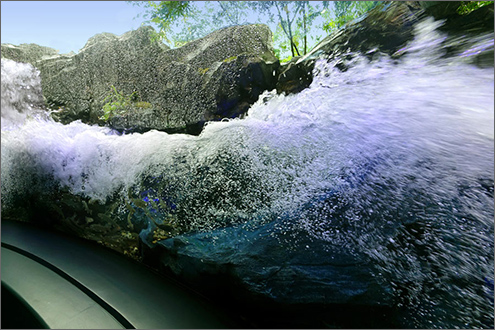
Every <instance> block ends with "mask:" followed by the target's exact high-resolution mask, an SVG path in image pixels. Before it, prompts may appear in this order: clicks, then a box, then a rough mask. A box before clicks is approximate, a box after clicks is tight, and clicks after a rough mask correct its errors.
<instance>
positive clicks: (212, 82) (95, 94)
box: [2, 25, 279, 134]
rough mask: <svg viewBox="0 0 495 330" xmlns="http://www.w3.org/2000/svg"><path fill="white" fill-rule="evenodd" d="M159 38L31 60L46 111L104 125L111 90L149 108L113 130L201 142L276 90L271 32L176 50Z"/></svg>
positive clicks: (144, 33)
mask: <svg viewBox="0 0 495 330" xmlns="http://www.w3.org/2000/svg"><path fill="white" fill-rule="evenodd" d="M153 33H154V30H153V28H152V27H141V28H139V29H137V30H135V31H130V32H127V33H125V34H123V35H122V36H115V35H113V34H110V33H102V34H98V35H96V36H94V37H92V38H91V39H90V40H88V42H87V44H86V45H85V46H84V48H83V49H81V51H80V52H79V53H78V54H75V55H70V54H67V55H55V56H51V57H48V58H41V59H39V60H37V61H33V60H32V62H33V64H34V65H35V66H36V67H37V68H38V69H39V70H40V71H41V77H42V87H43V94H44V96H45V98H46V101H47V103H48V105H49V106H50V107H51V108H53V109H55V110H57V109H58V110H60V111H59V112H58V113H56V114H54V117H55V118H56V119H58V120H60V121H61V122H63V123H68V122H71V121H73V120H77V119H81V120H82V121H83V122H86V123H91V124H94V123H98V124H105V123H104V122H102V121H101V120H100V119H99V118H100V117H101V116H102V115H103V110H102V107H103V105H104V104H105V103H106V102H107V101H108V100H105V98H106V97H107V96H108V95H109V93H111V91H112V90H111V86H112V85H113V86H115V88H116V89H117V91H118V92H121V93H123V94H124V95H130V94H132V93H133V92H136V93H137V99H138V101H143V102H148V103H150V104H151V108H149V109H146V111H128V112H125V111H124V113H123V114H118V115H116V116H115V117H114V118H113V119H112V120H111V121H109V124H110V125H111V126H113V127H114V128H117V129H120V130H126V131H140V132H143V131H147V130H150V129H158V130H163V131H167V132H188V133H195V134H198V133H199V132H200V131H201V128H202V126H203V124H204V123H205V122H206V121H210V120H221V119H223V118H233V117H237V116H240V115H242V114H243V113H245V112H246V111H247V109H248V108H249V106H250V105H251V104H253V103H254V102H255V101H256V100H257V99H258V96H259V95H260V94H261V93H262V92H263V91H265V90H267V89H270V90H271V89H274V88H275V83H276V75H274V72H276V71H277V69H278V66H279V62H278V59H277V58H276V57H275V56H274V54H273V49H272V47H271V31H270V30H269V28H268V27H267V26H265V25H244V26H234V27H229V28H224V29H221V30H218V31H215V32H213V33H212V34H210V35H208V36H206V37H204V38H202V39H199V40H196V41H193V42H190V43H188V44H186V45H185V46H183V47H181V48H178V49H168V47H167V46H165V45H164V44H162V43H161V42H156V41H152V39H153ZM2 47H3V46H2ZM2 53H3V52H2ZM6 55H8V56H10V55H9V54H6ZM2 56H3V54H2Z"/></svg>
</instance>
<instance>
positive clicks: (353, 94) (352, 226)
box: [1, 21, 494, 327]
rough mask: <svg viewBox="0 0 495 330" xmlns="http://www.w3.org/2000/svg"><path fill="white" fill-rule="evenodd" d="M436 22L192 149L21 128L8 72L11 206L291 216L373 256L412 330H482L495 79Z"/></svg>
mask: <svg viewBox="0 0 495 330" xmlns="http://www.w3.org/2000/svg"><path fill="white" fill-rule="evenodd" d="M439 24H440V23H439V22H433V21H426V22H424V23H422V24H419V25H418V27H417V30H416V38H415V40H414V41H413V42H412V43H410V44H409V45H408V46H407V47H406V48H405V49H404V50H403V51H404V52H405V53H406V54H405V55H404V56H403V57H402V58H401V59H400V60H392V59H390V58H389V57H387V56H385V55H383V56H376V58H375V59H374V60H373V61H371V62H370V61H369V60H367V59H366V58H365V57H362V56H360V55H359V54H354V55H353V56H351V57H352V60H350V62H349V63H348V67H349V69H348V70H346V71H345V72H341V71H340V70H339V69H337V67H336V66H335V63H333V62H330V63H327V62H326V61H319V62H317V63H316V67H315V78H314V81H313V83H312V85H311V86H310V88H308V89H306V90H304V91H302V92H301V93H299V94H297V95H290V96H285V95H276V94H275V93H274V92H265V93H264V94H263V95H262V96H261V97H260V99H259V101H258V102H257V103H256V104H255V105H253V106H252V108H251V109H250V110H249V112H248V115H247V117H246V118H244V119H234V120H229V121H222V122H213V123H209V124H208V125H207V126H206V127H205V129H204V131H203V132H202V133H201V135H200V136H198V137H196V136H188V135H180V134H177V135H169V134H166V133H163V132H158V131H150V132H147V133H144V134H138V133H136V134H129V135H120V134H116V133H115V132H113V131H112V130H110V129H108V128H102V127H97V126H88V125H86V124H83V123H81V122H73V123H71V124H69V125H62V124H60V123H56V122H54V121H52V120H50V119H47V118H40V117H36V116H34V117H33V118H31V119H29V120H25V117H26V116H25V114H26V113H32V112H33V111H35V109H33V107H32V106H30V105H29V104H30V103H29V101H28V99H29V96H26V94H23V93H24V92H22V91H25V90H27V89H28V88H29V86H36V85H39V74H38V73H37V72H36V71H35V70H33V68H32V67H29V65H24V64H18V63H13V62H11V61H8V60H4V59H2V142H1V143H2V150H1V152H2V163H1V170H2V172H1V180H2V207H8V206H9V204H12V203H14V202H15V200H16V199H18V198H22V196H23V195H24V194H26V192H28V191H32V190H33V189H52V188H50V187H48V186H50V185H54V186H56V187H59V188H60V187H62V188H63V189H67V190H68V191H70V193H72V194H75V195H80V196H84V197H85V198H88V199H90V200H92V201H96V202H98V203H102V204H104V203H105V202H107V201H108V200H111V199H113V200H115V199H119V198H120V200H121V201H127V202H129V200H130V201H132V203H134V204H133V205H138V206H142V209H145V210H147V211H146V213H145V214H144V213H141V214H140V213H139V212H136V213H133V214H131V215H130V216H129V209H128V208H126V207H125V203H126V202H122V203H121V205H120V206H119V207H118V208H117V212H119V213H120V214H122V215H123V218H126V217H127V218H129V219H131V221H134V222H138V221H140V219H141V220H142V219H145V220H144V221H148V220H146V219H147V218H149V217H150V216H155V215H157V214H158V215H159V216H157V218H160V219H164V218H167V217H169V218H170V219H173V221H175V222H176V224H177V225H179V226H181V228H182V231H191V230H203V231H205V230H211V229H214V228H218V227H222V226H228V225H232V224H236V223H246V222H254V223H256V222H259V223H266V222H267V221H271V220H272V219H274V218H276V217H281V216H283V217H284V218H285V219H287V220H286V222H283V224H284V225H283V226H282V227H284V228H279V230H282V231H290V230H294V229H297V230H303V231H305V232H307V233H309V234H310V235H311V236H312V237H313V238H314V239H315V241H324V242H327V243H329V244H334V245H338V246H346V247H348V248H349V249H354V250H359V251H361V252H364V253H366V254H367V255H368V256H369V260H370V262H373V263H375V264H376V265H377V272H376V274H374V276H377V277H380V278H381V279H382V280H383V281H387V282H389V283H391V285H392V288H393V290H394V295H395V297H396V299H397V308H399V309H400V308H402V307H403V306H406V307H407V308H406V309H405V310H406V312H405V313H406V314H407V315H405V316H404V318H405V319H407V320H408V321H404V324H405V325H406V326H407V327H483V326H486V324H489V323H490V322H493V267H494V263H493V252H494V246H493V236H494V223H493V217H494V207H493V179H494V177H493V176H494V175H493V169H494V165H493V159H494V148H493V138H494V132H493V124H494V117H493V116H494V105H493V102H494V96H493V90H494V84H493V80H494V79H493V75H494V72H493V68H484V69H481V68H477V67H475V66H472V65H470V64H467V63H465V59H466V57H469V56H471V55H472V54H477V53H479V52H480V51H483V50H486V49H487V48H489V47H490V46H491V48H492V49H493V36H483V37H480V38H478V39H477V40H475V41H474V42H473V43H472V44H470V45H466V47H465V48H466V49H465V50H464V51H463V52H462V54H459V56H457V57H453V58H443V57H442V55H443V54H444V50H443V49H442V47H441V42H442V41H444V40H445V36H444V35H442V34H440V33H439V32H438V31H437V30H436V27H437V26H438V25H439ZM20 90H21V92H19V91H20ZM4 121H5V123H9V125H6V126H5V128H4ZM12 123H17V124H16V125H12ZM33 177H36V178H37V179H36V182H37V184H38V186H36V185H34V184H33V179H32V178H33ZM40 182H42V183H43V182H44V183H43V184H41V186H40ZM35 187H38V188H35ZM115 196H118V197H115ZM115 221H117V220H115ZM149 226H154V224H153V223H151V222H149V223H148V227H147V229H143V231H142V234H143V233H144V234H146V233H148V232H149V228H150V227H149ZM145 227H146V226H145ZM147 230H148V231H147ZM145 236H146V235H144V236H143V235H142V237H143V238H144V237H145Z"/></svg>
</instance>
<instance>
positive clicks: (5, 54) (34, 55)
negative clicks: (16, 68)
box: [1, 44, 59, 64]
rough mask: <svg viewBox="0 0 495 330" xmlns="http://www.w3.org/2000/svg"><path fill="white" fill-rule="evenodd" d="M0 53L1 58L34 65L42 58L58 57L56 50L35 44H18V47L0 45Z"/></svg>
mask: <svg viewBox="0 0 495 330" xmlns="http://www.w3.org/2000/svg"><path fill="white" fill-rule="evenodd" d="M1 51H2V58H8V59H11V60H13V61H16V62H24V63H30V64H34V63H35V62H36V61H38V60H41V59H43V58H48V57H51V56H54V55H59V54H58V50H55V49H53V48H50V47H44V46H39V45H37V44H20V45H19V46H15V45H11V44H2V46H1Z"/></svg>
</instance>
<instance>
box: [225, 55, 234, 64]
mask: <svg viewBox="0 0 495 330" xmlns="http://www.w3.org/2000/svg"><path fill="white" fill-rule="evenodd" d="M236 59H237V56H231V57H228V58H226V59H224V60H223V61H222V62H224V63H229V62H232V61H235V60H236Z"/></svg>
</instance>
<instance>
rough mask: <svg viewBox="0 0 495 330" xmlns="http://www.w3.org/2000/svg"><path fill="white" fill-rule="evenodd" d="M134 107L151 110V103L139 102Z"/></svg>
mask: <svg viewBox="0 0 495 330" xmlns="http://www.w3.org/2000/svg"><path fill="white" fill-rule="evenodd" d="M134 106H135V107H137V108H142V109H149V108H151V103H149V102H145V101H139V102H136V103H134Z"/></svg>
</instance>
